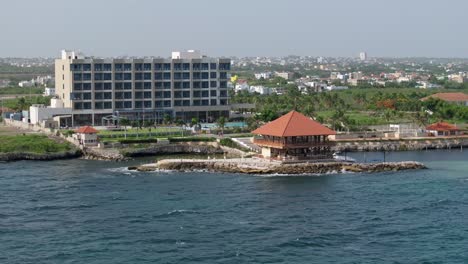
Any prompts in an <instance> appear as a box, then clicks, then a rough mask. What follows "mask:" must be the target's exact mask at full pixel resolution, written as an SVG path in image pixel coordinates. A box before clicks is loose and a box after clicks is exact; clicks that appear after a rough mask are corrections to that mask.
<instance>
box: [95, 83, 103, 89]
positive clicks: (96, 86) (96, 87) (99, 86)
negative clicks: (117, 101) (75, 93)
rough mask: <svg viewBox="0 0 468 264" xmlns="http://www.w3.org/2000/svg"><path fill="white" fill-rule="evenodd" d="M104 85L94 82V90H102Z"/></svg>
mask: <svg viewBox="0 0 468 264" xmlns="http://www.w3.org/2000/svg"><path fill="white" fill-rule="evenodd" d="M102 87H103V85H102V83H95V84H94V90H102Z"/></svg>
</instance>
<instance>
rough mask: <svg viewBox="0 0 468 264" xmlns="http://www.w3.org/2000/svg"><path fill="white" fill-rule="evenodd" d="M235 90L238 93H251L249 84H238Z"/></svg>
mask: <svg viewBox="0 0 468 264" xmlns="http://www.w3.org/2000/svg"><path fill="white" fill-rule="evenodd" d="M234 90H235V92H236V93H237V92H240V91H250V86H249V84H248V83H247V82H238V83H237V84H236V87H235V88H234Z"/></svg>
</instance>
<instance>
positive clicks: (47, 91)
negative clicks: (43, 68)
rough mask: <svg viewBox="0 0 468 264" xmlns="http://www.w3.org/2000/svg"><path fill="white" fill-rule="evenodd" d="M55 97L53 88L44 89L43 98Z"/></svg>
mask: <svg viewBox="0 0 468 264" xmlns="http://www.w3.org/2000/svg"><path fill="white" fill-rule="evenodd" d="M54 95H55V88H52V87H46V88H45V89H44V96H54Z"/></svg>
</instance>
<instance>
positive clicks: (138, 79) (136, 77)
mask: <svg viewBox="0 0 468 264" xmlns="http://www.w3.org/2000/svg"><path fill="white" fill-rule="evenodd" d="M135 80H137V81H141V80H143V73H141V72H136V73H135Z"/></svg>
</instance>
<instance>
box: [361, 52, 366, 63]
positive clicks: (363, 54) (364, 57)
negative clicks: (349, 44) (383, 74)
mask: <svg viewBox="0 0 468 264" xmlns="http://www.w3.org/2000/svg"><path fill="white" fill-rule="evenodd" d="M359 59H360V60H361V61H366V60H367V53H366V52H364V51H363V52H361V53H359Z"/></svg>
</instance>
